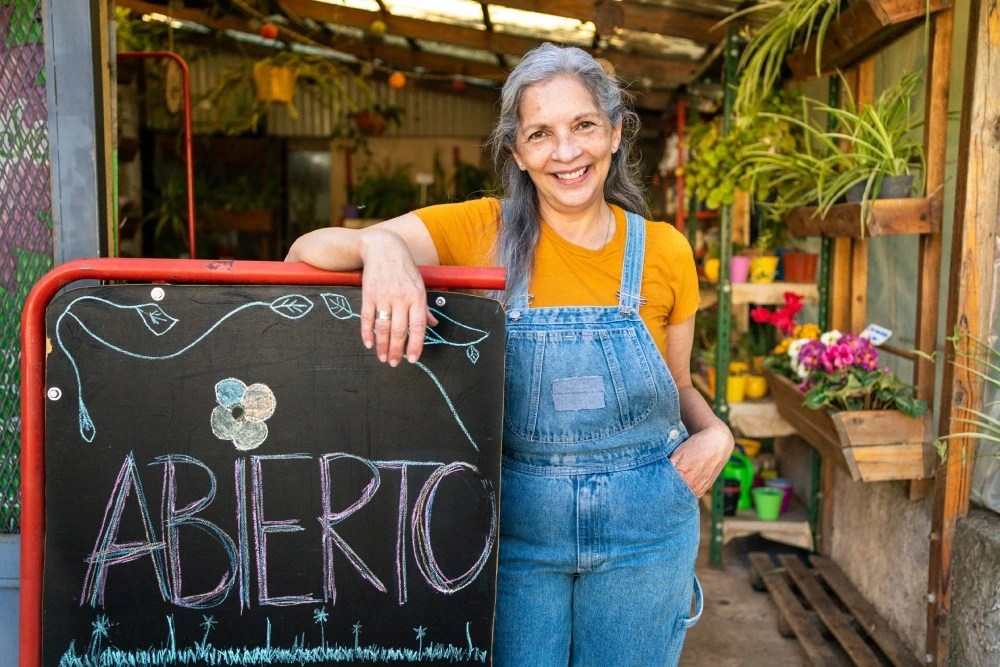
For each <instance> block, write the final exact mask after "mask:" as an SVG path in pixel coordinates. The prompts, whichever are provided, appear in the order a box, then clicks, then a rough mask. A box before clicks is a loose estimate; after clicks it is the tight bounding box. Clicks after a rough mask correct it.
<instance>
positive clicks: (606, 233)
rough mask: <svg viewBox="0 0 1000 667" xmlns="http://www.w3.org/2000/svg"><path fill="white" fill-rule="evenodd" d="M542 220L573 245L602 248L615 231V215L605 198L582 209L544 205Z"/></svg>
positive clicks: (541, 213)
mask: <svg viewBox="0 0 1000 667" xmlns="http://www.w3.org/2000/svg"><path fill="white" fill-rule="evenodd" d="M540 215H541V218H542V221H544V222H545V224H546V225H548V226H549V227H551V228H552V230H553V231H554V232H555V233H556V234H558V235H559V236H561V237H562V238H564V239H566V240H567V241H569V242H570V243H572V244H573V245H578V246H580V247H582V248H587V249H589V250H600V249H601V248H603V247H604V246H605V245H607V244H608V242H609V241H611V238H612V237H613V236H614V233H615V216H614V212H613V211H612V210H611V206H610V205H609V204H608V203H607V202H605V201H604V200H603V199H602V200H600V201H599V202H597V203H596V204H595V205H594V206H589V207H587V208H586V209H585V210H582V211H574V212H562V211H558V210H555V209H551V208H547V207H543V208H542V210H541V211H540Z"/></svg>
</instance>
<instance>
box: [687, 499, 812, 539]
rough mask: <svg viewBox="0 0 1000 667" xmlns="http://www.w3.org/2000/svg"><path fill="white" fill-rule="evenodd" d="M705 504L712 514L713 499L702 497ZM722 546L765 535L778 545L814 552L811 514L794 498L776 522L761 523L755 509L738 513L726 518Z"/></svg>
mask: <svg viewBox="0 0 1000 667" xmlns="http://www.w3.org/2000/svg"><path fill="white" fill-rule="evenodd" d="M701 501H702V505H703V506H704V507H705V508H706V509H708V510H709V511H711V505H712V496H711V494H709V493H706V494H705V495H704V496H702V497H701ZM719 518H720V519H721V520H722V543H723V544H726V543H727V542H729V541H730V540H734V539H736V538H738V537H748V536H750V535H761V536H762V537H765V538H767V539H769V540H772V541H774V542H781V543H782V544H789V545H791V546H793V547H799V548H801V549H809V550H810V551H811V550H812V549H813V535H812V528H811V527H810V526H809V511H808V509H807V508H806V506H805V505H803V504H802V501H800V500H799V499H798V498H795V497H793V498H792V502H791V504H790V505H789V506H788V511H787V512H785V513H784V514H782V515H781V516H780V517H779V518H778V519H777V520H775V521H761V520H760V519H758V518H757V513H756V512H755V511H754V510H752V509H748V510H737V511H736V516H722V517H719Z"/></svg>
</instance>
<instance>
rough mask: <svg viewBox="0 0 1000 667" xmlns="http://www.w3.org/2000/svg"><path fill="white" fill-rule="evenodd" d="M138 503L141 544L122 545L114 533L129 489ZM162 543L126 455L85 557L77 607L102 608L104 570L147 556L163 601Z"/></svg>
mask: <svg viewBox="0 0 1000 667" xmlns="http://www.w3.org/2000/svg"><path fill="white" fill-rule="evenodd" d="M133 489H134V490H135V497H136V501H137V503H138V506H139V507H138V509H139V516H140V518H141V519H142V526H143V530H144V531H145V540H144V541H135V542H124V543H121V544H119V543H118V542H117V539H118V530H119V529H120V528H121V522H122V514H123V513H124V511H125V501H126V500H128V497H129V495H130V493H131V491H132V490H133ZM165 548H166V547H165V545H164V543H163V542H161V541H159V540H157V539H156V531H155V529H154V528H153V520H152V517H151V516H150V514H149V507H148V505H147V503H146V494H145V493H143V490H142V482H141V481H140V479H139V473H138V471H137V470H136V467H135V455H134V453H133V452H129V453H128V454H127V455H126V456H125V461H124V462H123V463H122V467H121V469H120V470H119V471H118V477H117V478H116V479H115V484H114V486H113V487H112V489H111V497H110V499H109V500H108V504H107V506H106V507H105V509H104V519H103V520H102V521H101V528H100V530H99V531H98V533H97V541H96V542H94V548H93V550H92V551H91V553H90V556H88V557H87V559H86V561H87V563H88V565H87V573H86V574H85V575H84V578H83V592H82V593H81V595H80V606H83V605H84V604H87V603H89V604H90V606H92V607H97V606H101V607H103V606H104V587H105V584H106V583H107V578H108V570H109V569H110V568H111V566H113V565H119V564H121V563H128V562H131V561H134V560H138V559H139V558H144V557H146V556H148V557H149V559H150V562H151V564H152V566H153V571H154V573H155V574H156V581H157V582H158V584H159V588H160V597H161V598H162V599H164V600H167V599H168V598H170V597H171V596H170V595H169V594H168V591H167V585H166V582H165V581H164V577H163V570H164V564H163V552H164V549H165Z"/></svg>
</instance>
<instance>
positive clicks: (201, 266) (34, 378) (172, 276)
mask: <svg viewBox="0 0 1000 667" xmlns="http://www.w3.org/2000/svg"><path fill="white" fill-rule="evenodd" d="M420 273H421V275H422V276H423V278H424V284H425V285H427V287H428V288H430V289H433V288H439V289H447V288H455V289H480V290H490V289H503V288H504V284H505V272H504V270H503V269H496V268H475V267H453V266H422V267H420ZM77 280H148V281H151V282H173V283H205V284H220V283H224V284H260V285H360V284H361V272H360V271H341V272H335V271H323V270H321V269H316V268H313V267H311V266H306V265H305V264H298V263H290V262H251V261H236V260H228V261H214V260H213V261H201V260H193V259H80V260H75V261H72V262H67V263H66V264H62V265H61V266H58V267H56V268H54V269H52V270H51V271H49V272H48V273H46V274H45V275H44V276H42V278H41V280H39V281H38V282H37V283H36V284H35V286H34V287H33V288H32V289H31V292H30V293H29V294H28V298H27V300H26V301H25V302H24V310H23V311H22V313H21V600H20V602H21V624H20V632H19V638H20V660H19V664H20V666H21V667H38V665H41V664H42V567H43V563H44V560H43V558H44V541H45V451H44V449H45V386H44V384H45V354H46V338H45V309H46V308H47V307H48V305H49V302H50V301H51V300H52V298H53V297H54V296H55V295H56V293H57V292H58V291H59V290H60V289H62V288H63V287H65V286H66V285H68V284H70V283H72V282H75V281H77Z"/></svg>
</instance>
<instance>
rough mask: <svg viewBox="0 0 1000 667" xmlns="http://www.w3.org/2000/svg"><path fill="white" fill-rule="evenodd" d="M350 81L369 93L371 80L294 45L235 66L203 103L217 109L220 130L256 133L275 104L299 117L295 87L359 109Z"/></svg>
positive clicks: (224, 131)
mask: <svg viewBox="0 0 1000 667" xmlns="http://www.w3.org/2000/svg"><path fill="white" fill-rule="evenodd" d="M347 81H351V82H352V83H353V85H354V86H355V87H357V88H359V89H361V90H362V91H363V92H364V93H367V94H369V95H370V90H369V87H368V84H367V83H365V82H364V80H362V79H361V78H360V77H359V76H357V75H356V74H354V73H353V72H352V71H351V70H350V69H348V68H347V67H345V66H343V65H342V64H340V63H339V62H337V61H336V60H333V59H331V58H327V57H325V56H322V55H314V54H306V53H301V52H299V51H295V50H292V49H290V48H288V49H283V50H281V51H278V52H276V53H275V54H274V55H271V56H267V57H265V58H261V59H258V60H256V61H254V62H247V63H243V64H240V65H238V66H236V67H232V68H230V69H228V70H226V71H225V72H223V73H222V75H221V76H220V77H219V80H218V81H217V82H216V84H215V85H214V86H213V87H212V88H211V89H210V90H209V91H208V92H207V93H206V94H205V95H204V96H203V98H202V100H201V101H200V102H199V106H203V107H206V106H207V107H208V108H209V109H211V110H212V111H213V115H214V119H213V120H214V124H215V127H216V129H218V130H219V131H221V132H223V133H225V134H244V133H246V132H255V131H257V129H258V126H259V125H260V121H261V120H262V119H263V118H264V116H265V115H266V114H267V112H268V111H269V110H270V108H271V106H272V105H281V106H284V107H285V108H287V110H288V115H289V116H290V117H291V118H292V119H296V118H298V110H297V109H296V108H295V104H294V102H293V100H294V96H295V90H296V86H298V85H303V86H305V87H306V88H307V89H309V90H312V91H313V92H315V93H317V94H321V95H326V96H332V97H333V98H334V99H335V101H336V102H338V103H340V104H343V105H345V106H346V107H347V108H348V109H349V110H350V111H351V112H353V111H355V110H356V109H357V105H356V103H355V102H354V101H353V98H352V97H351V96H350V95H349V94H348V90H347Z"/></svg>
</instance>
